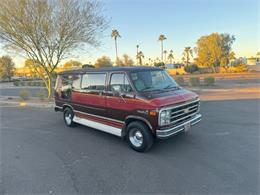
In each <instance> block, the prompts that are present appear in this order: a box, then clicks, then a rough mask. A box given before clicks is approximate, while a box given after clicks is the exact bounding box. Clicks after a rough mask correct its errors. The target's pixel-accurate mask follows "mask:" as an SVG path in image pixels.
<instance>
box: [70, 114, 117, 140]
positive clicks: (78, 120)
mask: <svg viewBox="0 0 260 195" xmlns="http://www.w3.org/2000/svg"><path fill="white" fill-rule="evenodd" d="M73 121H74V122H75V123H79V124H81V125H85V126H88V127H91V128H94V129H98V130H100V131H104V132H107V133H110V134H113V135H116V136H119V137H121V135H122V129H120V128H116V127H112V126H110V125H105V124H102V123H98V122H95V121H91V120H88V119H85V118H80V117H77V116H74V118H73Z"/></svg>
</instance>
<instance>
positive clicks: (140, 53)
mask: <svg viewBox="0 0 260 195" xmlns="http://www.w3.org/2000/svg"><path fill="white" fill-rule="evenodd" d="M143 58H144V54H143V52H142V51H139V52H138V54H137V55H136V59H138V60H139V64H140V65H141V66H142V65H143V61H142V59H143Z"/></svg>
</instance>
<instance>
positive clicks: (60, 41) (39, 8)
mask: <svg viewBox="0 0 260 195" xmlns="http://www.w3.org/2000/svg"><path fill="white" fill-rule="evenodd" d="M101 13H102V7H101V5H100V4H99V3H98V2H97V1H96V0H84V1H79V0H1V1H0V40H1V41H2V43H3V44H4V46H6V47H8V48H11V49H15V50H18V51H19V52H20V53H22V54H23V55H24V56H25V57H26V58H28V59H32V60H33V61H34V62H36V63H35V64H36V65H38V66H41V67H42V69H43V70H44V73H45V76H44V77H43V80H44V82H45V85H46V87H47V89H48V97H51V94H52V75H53V72H54V70H55V68H56V67H57V65H58V64H59V63H60V62H61V60H63V59H65V58H66V57H68V56H69V55H70V54H71V52H72V51H73V50H74V51H75V49H77V48H80V47H81V46H84V45H86V44H87V45H91V46H98V45H99V43H100V42H99V41H98V37H99V35H101V33H102V32H103V31H104V30H105V28H106V27H107V22H106V20H105V18H104V17H103V15H102V14H101Z"/></svg>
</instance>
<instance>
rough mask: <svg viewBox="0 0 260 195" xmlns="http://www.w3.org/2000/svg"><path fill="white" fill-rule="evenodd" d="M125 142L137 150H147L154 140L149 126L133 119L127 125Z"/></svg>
mask: <svg viewBox="0 0 260 195" xmlns="http://www.w3.org/2000/svg"><path fill="white" fill-rule="evenodd" d="M126 139H127V143H128V144H129V146H130V147H131V148H133V149H134V150H135V151H137V152H145V151H148V150H149V149H150V148H151V147H152V145H153V142H154V137H153V135H152V133H151V131H150V130H149V128H148V127H147V126H146V125H145V124H144V123H142V122H139V121H135V122H132V123H130V124H129V125H128V126H127V137H126Z"/></svg>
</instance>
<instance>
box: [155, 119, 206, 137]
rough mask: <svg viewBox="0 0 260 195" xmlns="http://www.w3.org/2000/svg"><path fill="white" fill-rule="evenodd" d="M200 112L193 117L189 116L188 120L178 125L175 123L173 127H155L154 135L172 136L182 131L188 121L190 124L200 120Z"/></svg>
mask: <svg viewBox="0 0 260 195" xmlns="http://www.w3.org/2000/svg"><path fill="white" fill-rule="evenodd" d="M201 118H202V116H201V114H196V115H195V116H194V117H193V118H191V119H190V120H188V121H186V122H184V123H182V124H180V125H177V126H175V127H171V128H169V129H157V130H156V136H157V137H158V138H162V139H163V138H167V137H169V136H172V135H174V134H176V133H178V132H180V131H184V129H185V125H187V124H188V123H190V125H191V126H193V125H195V124H197V123H198V122H200V121H201Z"/></svg>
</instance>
